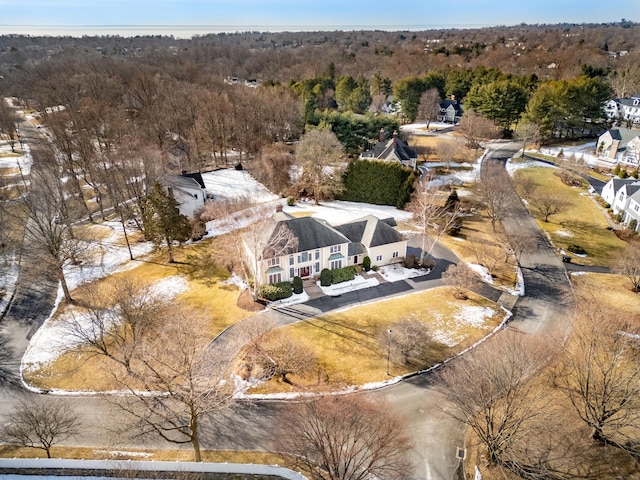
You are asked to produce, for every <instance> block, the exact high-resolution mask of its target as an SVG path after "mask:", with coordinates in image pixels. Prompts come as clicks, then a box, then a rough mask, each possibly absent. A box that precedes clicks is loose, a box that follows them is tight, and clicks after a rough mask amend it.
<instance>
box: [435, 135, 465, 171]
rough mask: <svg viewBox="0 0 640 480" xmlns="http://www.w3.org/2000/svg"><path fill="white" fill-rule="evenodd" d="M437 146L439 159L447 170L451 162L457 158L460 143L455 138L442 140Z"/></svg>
mask: <svg viewBox="0 0 640 480" xmlns="http://www.w3.org/2000/svg"><path fill="white" fill-rule="evenodd" d="M437 148H438V156H439V157H440V160H441V161H442V162H443V163H444V164H445V168H446V169H447V171H449V170H450V168H451V162H454V161H455V160H456V159H457V158H458V153H459V152H460V145H459V144H458V142H457V141H455V140H443V141H441V142H439V143H438V147H437Z"/></svg>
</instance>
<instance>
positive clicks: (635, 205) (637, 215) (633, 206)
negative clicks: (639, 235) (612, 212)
mask: <svg viewBox="0 0 640 480" xmlns="http://www.w3.org/2000/svg"><path fill="white" fill-rule="evenodd" d="M622 221H623V222H624V223H626V224H627V225H628V226H630V227H632V228H634V230H635V231H636V232H640V189H638V191H636V192H635V193H634V194H633V195H631V197H630V198H629V205H628V206H627V208H626V209H625V210H624V213H623V218H622Z"/></svg>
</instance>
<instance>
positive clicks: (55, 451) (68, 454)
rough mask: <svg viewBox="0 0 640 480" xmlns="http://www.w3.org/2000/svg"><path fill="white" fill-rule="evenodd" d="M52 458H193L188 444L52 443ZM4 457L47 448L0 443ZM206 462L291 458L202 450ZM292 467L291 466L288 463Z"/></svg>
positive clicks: (283, 460) (31, 455) (31, 454)
mask: <svg viewBox="0 0 640 480" xmlns="http://www.w3.org/2000/svg"><path fill="white" fill-rule="evenodd" d="M51 453H52V457H53V458H70V459H81V460H155V461H159V462H160V461H166V462H174V461H175V462H191V461H193V451H192V450H191V449H189V448H185V449H181V450H175V449H166V450H164V449H163V450H140V449H136V448H127V449H117V450H116V449H106V448H96V447H53V448H52V449H51ZM0 457H2V458H46V454H45V452H44V450H37V449H33V448H26V447H13V446H8V445H0ZM202 461H204V462H218V463H220V462H228V463H259V464H265V465H281V466H284V467H286V466H288V465H289V464H290V462H289V461H288V459H287V458H286V457H285V456H282V455H277V454H272V453H266V452H250V451H224V450H221V451H215V450H202ZM289 468H291V466H290V465H289Z"/></svg>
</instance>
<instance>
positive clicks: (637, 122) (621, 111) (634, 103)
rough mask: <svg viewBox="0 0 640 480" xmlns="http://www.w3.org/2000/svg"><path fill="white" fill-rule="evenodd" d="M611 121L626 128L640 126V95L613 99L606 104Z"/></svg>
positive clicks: (605, 107) (605, 109) (605, 108)
mask: <svg viewBox="0 0 640 480" xmlns="http://www.w3.org/2000/svg"><path fill="white" fill-rule="evenodd" d="M604 111H605V113H606V115H607V118H609V120H611V121H613V122H616V123H617V124H618V125H624V126H626V127H629V128H631V127H634V126H640V93H636V94H635V95H632V96H631V98H613V99H611V100H608V101H607V102H606V103H605V104H604Z"/></svg>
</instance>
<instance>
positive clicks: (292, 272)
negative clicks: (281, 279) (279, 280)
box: [289, 268, 296, 278]
mask: <svg viewBox="0 0 640 480" xmlns="http://www.w3.org/2000/svg"><path fill="white" fill-rule="evenodd" d="M295 276H296V272H295V271H294V269H293V268H290V269H289V278H293V277H295Z"/></svg>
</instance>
